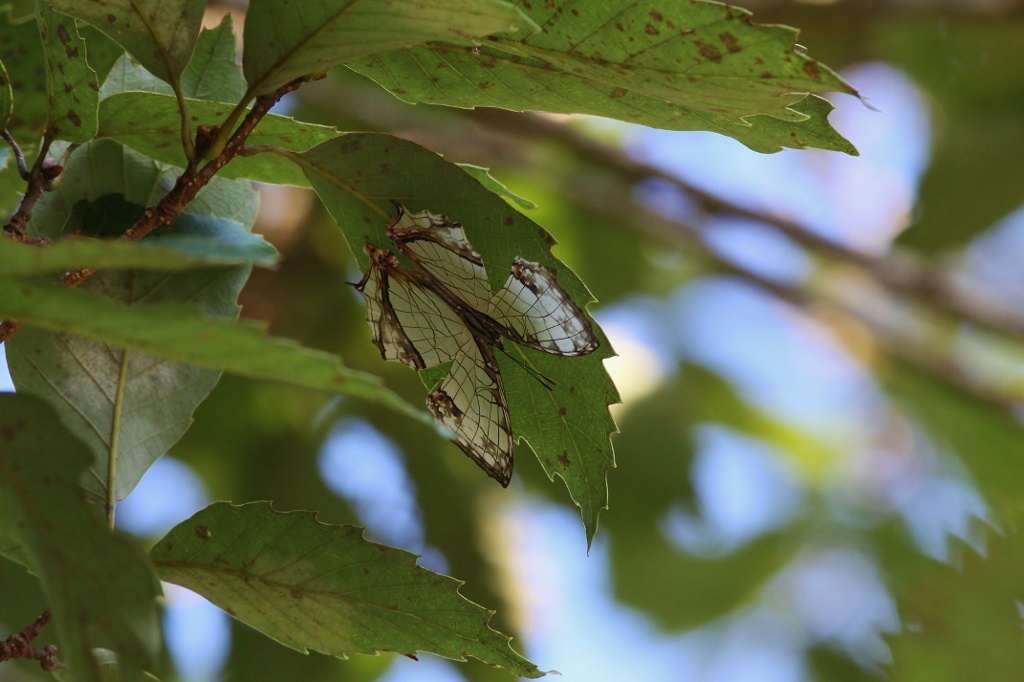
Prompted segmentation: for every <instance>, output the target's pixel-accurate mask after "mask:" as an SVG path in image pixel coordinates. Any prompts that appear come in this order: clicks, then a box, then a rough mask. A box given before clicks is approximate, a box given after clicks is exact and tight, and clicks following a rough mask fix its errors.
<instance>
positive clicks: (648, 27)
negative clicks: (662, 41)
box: [644, 24, 661, 36]
mask: <svg viewBox="0 0 1024 682" xmlns="http://www.w3.org/2000/svg"><path fill="white" fill-rule="evenodd" d="M644 33H646V34H647V35H649V36H660V35H661V31H659V30H658V29H656V28H654V25H653V24H644Z"/></svg>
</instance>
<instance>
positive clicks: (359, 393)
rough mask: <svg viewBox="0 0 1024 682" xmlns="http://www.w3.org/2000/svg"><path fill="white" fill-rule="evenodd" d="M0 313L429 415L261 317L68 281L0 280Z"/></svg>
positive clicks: (116, 343)
mask: <svg viewBox="0 0 1024 682" xmlns="http://www.w3.org/2000/svg"><path fill="white" fill-rule="evenodd" d="M0 317H4V318H9V319H16V320H19V321H22V322H24V323H25V324H26V325H34V326H37V327H41V328H43V329H49V330H52V331H57V332H65V333H70V334H76V335H79V336H86V337H89V338H92V339H96V340H98V341H102V342H104V343H107V344H110V345H111V346H118V347H126V348H129V349H133V350H137V351H141V352H143V353H146V354H149V355H153V356H158V357H164V358H168V359H171V360H176V361H178V362H186V363H190V364H194V365H198V366H200V367H208V368H210V369H220V370H225V371H228V372H232V373H235V374H239V375H241V376H247V377H252V378H257V379H269V380H272V381H281V382H283V383H286V384H290V385H294V386H302V387H306V388H312V389H316V390H320V391H326V392H329V393H333V394H341V395H351V396H355V397H360V398H363V399H366V400H371V401H374V402H379V403H381V404H383V405H386V406H388V407H390V408H392V409H395V410H397V411H399V412H401V413H403V414H406V415H409V416H412V417H413V418H415V419H419V420H421V421H423V422H425V423H431V420H430V419H429V417H428V416H427V414H426V413H425V412H423V411H420V410H415V409H413V408H412V407H411V406H410V405H409V404H408V403H406V402H405V401H403V400H402V399H401V398H399V397H398V396H397V395H396V394H394V393H392V392H391V391H389V390H388V389H386V388H384V387H383V386H382V385H381V382H380V380H379V379H378V378H377V377H375V376H373V375H369V374H364V373H362V372H357V371H355V370H351V369H348V368H346V367H344V366H343V365H342V364H341V363H340V362H339V360H338V358H337V357H336V356H334V355H331V354H328V353H323V352H320V351H314V350H311V349H307V348H302V347H301V346H299V345H298V344H296V343H294V342H292V341H289V340H287V339H278V338H272V337H268V336H267V335H266V333H265V330H264V328H263V327H262V326H261V325H256V324H251V323H245V322H228V321H224V320H216V319H212V318H210V317H207V316H205V315H203V314H202V313H201V311H199V310H197V309H196V308H194V307H191V306H186V305H166V304H160V305H146V306H134V307H127V306H124V305H121V304H119V303H116V302H114V301H111V300H108V299H105V298H101V297H98V296H93V295H90V294H87V293H85V292H82V291H76V290H73V289H64V288H62V287H54V286H46V285H41V284H37V283H35V282H29V281H23V280H0Z"/></svg>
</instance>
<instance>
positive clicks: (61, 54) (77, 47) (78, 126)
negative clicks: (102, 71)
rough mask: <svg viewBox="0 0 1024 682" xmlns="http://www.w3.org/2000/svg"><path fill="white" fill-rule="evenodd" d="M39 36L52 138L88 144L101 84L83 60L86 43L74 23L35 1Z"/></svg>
mask: <svg viewBox="0 0 1024 682" xmlns="http://www.w3.org/2000/svg"><path fill="white" fill-rule="evenodd" d="M36 13H37V21H38V23H39V35H40V37H41V38H42V41H43V56H44V58H45V59H46V84H47V92H48V98H49V107H48V109H49V118H48V120H47V124H46V134H47V135H48V136H50V137H51V138H52V139H57V140H67V141H69V142H88V141H89V140H91V139H92V138H93V136H95V135H96V127H97V119H96V110H97V108H98V107H99V89H100V84H99V81H98V80H97V78H96V72H95V71H93V70H92V68H91V67H90V66H89V64H88V63H87V62H86V59H85V41H84V40H82V37H81V36H80V35H78V28H76V27H75V20H74V19H72V18H71V17H69V16H67V15H64V14H60V13H58V12H54V11H52V10H51V9H48V8H47V6H46V5H45V3H44V0H36Z"/></svg>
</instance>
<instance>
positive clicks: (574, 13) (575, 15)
mask: <svg viewBox="0 0 1024 682" xmlns="http://www.w3.org/2000/svg"><path fill="white" fill-rule="evenodd" d="M569 11H570V12H572V15H573V16H574V17H578V16H579V15H580V13H579V12H577V11H576V10H575V9H571V10H569Z"/></svg>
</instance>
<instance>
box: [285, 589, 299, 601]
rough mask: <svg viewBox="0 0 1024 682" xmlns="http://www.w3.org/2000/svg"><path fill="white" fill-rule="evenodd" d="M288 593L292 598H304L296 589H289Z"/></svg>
mask: <svg viewBox="0 0 1024 682" xmlns="http://www.w3.org/2000/svg"><path fill="white" fill-rule="evenodd" d="M288 594H290V595H291V596H292V599H302V593H301V592H299V591H298V590H296V589H294V588H293V589H291V590H288Z"/></svg>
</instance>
